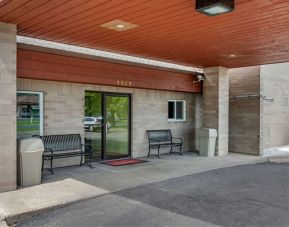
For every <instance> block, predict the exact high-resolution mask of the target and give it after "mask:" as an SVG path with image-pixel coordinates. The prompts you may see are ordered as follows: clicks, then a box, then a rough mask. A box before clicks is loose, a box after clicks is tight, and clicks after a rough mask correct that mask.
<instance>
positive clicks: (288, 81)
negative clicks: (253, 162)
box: [261, 63, 289, 150]
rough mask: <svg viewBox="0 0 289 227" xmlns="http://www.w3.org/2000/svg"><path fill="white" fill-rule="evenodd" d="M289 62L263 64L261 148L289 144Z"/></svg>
mask: <svg viewBox="0 0 289 227" xmlns="http://www.w3.org/2000/svg"><path fill="white" fill-rule="evenodd" d="M288 88H289V63H282V64H273V65H264V66H261V93H262V94H263V95H265V96H266V97H267V98H273V101H270V100H266V99H263V100H262V102H261V149H262V150H263V149H266V148H270V147H278V146H284V145H288V144H289V104H288V102H287V101H286V100H288V99H289V98H288V97H289V89H288Z"/></svg>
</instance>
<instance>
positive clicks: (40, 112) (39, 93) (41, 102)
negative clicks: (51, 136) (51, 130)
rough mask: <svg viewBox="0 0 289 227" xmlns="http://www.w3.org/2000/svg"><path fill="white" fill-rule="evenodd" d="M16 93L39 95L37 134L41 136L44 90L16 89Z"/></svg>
mask: <svg viewBox="0 0 289 227" xmlns="http://www.w3.org/2000/svg"><path fill="white" fill-rule="evenodd" d="M17 94H37V95H39V119H40V126H39V134H40V136H43V135H44V98H43V97H44V95H43V94H44V92H42V91H24V90H19V91H16V95H17ZM16 102H17V101H16ZM16 106H17V103H16Z"/></svg>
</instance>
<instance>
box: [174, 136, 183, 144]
mask: <svg viewBox="0 0 289 227" xmlns="http://www.w3.org/2000/svg"><path fill="white" fill-rule="evenodd" d="M172 140H178V141H180V142H181V143H183V140H182V138H175V137H172Z"/></svg>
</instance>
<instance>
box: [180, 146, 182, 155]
mask: <svg viewBox="0 0 289 227" xmlns="http://www.w3.org/2000/svg"><path fill="white" fill-rule="evenodd" d="M182 146H183V145H181V146H180V155H181V156H182V155H183V152H182Z"/></svg>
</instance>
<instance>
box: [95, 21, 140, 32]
mask: <svg viewBox="0 0 289 227" xmlns="http://www.w3.org/2000/svg"><path fill="white" fill-rule="evenodd" d="M100 27H102V28H107V29H110V30H115V31H117V32H123V31H126V30H130V29H133V28H136V27H138V25H136V24H132V23H129V22H126V21H122V20H118V19H117V20H112V21H109V22H106V23H104V24H101V25H100Z"/></svg>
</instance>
